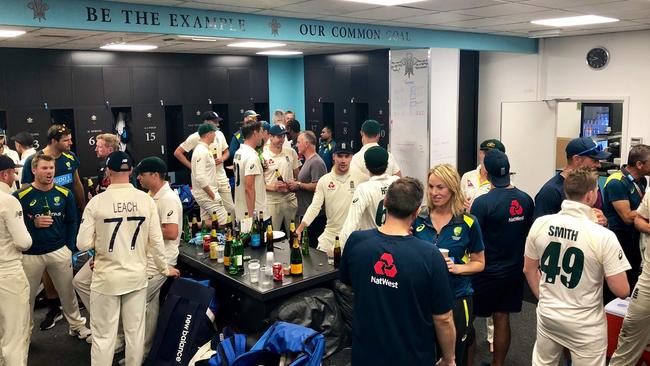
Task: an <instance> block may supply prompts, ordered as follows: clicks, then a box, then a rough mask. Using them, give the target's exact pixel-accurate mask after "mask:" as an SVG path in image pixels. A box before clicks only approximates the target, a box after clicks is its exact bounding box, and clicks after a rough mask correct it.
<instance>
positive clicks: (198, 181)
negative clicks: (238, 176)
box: [192, 123, 230, 225]
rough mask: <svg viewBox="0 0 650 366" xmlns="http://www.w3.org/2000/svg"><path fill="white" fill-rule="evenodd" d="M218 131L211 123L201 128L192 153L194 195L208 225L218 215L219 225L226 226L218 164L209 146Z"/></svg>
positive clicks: (226, 213) (202, 216)
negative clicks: (220, 192) (218, 182)
mask: <svg viewBox="0 0 650 366" xmlns="http://www.w3.org/2000/svg"><path fill="white" fill-rule="evenodd" d="M216 130H217V128H216V127H215V126H214V125H213V124H211V123H204V124H202V125H200V126H199V130H198V135H199V143H198V144H197V145H196V147H195V148H194V152H193V153H192V195H193V196H194V199H195V200H196V203H197V204H198V205H199V207H200V209H201V218H202V219H203V220H205V221H206V223H207V224H208V225H211V224H212V214H213V213H216V214H217V218H218V220H219V224H220V225H225V224H226V220H227V219H228V212H227V211H226V208H225V206H224V203H223V200H222V199H221V195H220V194H219V188H218V187H217V181H218V178H217V164H216V162H215V157H214V155H213V154H212V152H211V151H210V146H209V144H210V143H211V142H212V141H214V136H215V133H216ZM220 165H223V163H222V164H220ZM228 194H230V192H228Z"/></svg>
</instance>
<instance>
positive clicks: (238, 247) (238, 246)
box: [228, 237, 244, 276]
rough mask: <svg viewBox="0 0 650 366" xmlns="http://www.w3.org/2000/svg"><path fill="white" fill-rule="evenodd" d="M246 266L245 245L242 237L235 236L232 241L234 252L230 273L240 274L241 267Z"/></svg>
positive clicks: (231, 258)
mask: <svg viewBox="0 0 650 366" xmlns="http://www.w3.org/2000/svg"><path fill="white" fill-rule="evenodd" d="M243 266H244V246H243V245H242V242H241V239H240V238H237V237H235V239H234V240H233V242H232V253H231V256H230V268H228V274H230V275H233V276H236V275H238V274H240V272H239V268H240V267H242V268H243Z"/></svg>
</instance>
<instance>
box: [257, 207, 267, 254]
mask: <svg viewBox="0 0 650 366" xmlns="http://www.w3.org/2000/svg"><path fill="white" fill-rule="evenodd" d="M257 221H258V223H257V230H258V234H259V236H260V245H261V246H263V245H264V235H266V228H265V227H264V212H263V211H260V213H259V215H257Z"/></svg>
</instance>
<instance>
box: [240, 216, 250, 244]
mask: <svg viewBox="0 0 650 366" xmlns="http://www.w3.org/2000/svg"><path fill="white" fill-rule="evenodd" d="M248 217H249V216H248V212H245V213H244V219H243V220H242V221H241V222H240V223H239V235H240V239H241V241H242V244H243V245H244V247H245V248H248V247H249V246H250V244H251V233H250V231H249V232H244V222H248Z"/></svg>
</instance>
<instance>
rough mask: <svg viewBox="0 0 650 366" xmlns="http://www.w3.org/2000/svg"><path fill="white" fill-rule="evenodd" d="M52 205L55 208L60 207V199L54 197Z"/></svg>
mask: <svg viewBox="0 0 650 366" xmlns="http://www.w3.org/2000/svg"><path fill="white" fill-rule="evenodd" d="M54 205H55V206H60V205H61V197H59V196H56V197H54Z"/></svg>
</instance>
